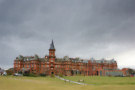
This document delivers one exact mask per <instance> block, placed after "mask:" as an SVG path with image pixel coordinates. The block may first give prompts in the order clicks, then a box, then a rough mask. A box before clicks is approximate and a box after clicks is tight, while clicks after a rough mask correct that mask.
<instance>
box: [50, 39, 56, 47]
mask: <svg viewBox="0 0 135 90" xmlns="http://www.w3.org/2000/svg"><path fill="white" fill-rule="evenodd" d="M50 49H55V47H54V44H53V40H52V43H51V44H50Z"/></svg>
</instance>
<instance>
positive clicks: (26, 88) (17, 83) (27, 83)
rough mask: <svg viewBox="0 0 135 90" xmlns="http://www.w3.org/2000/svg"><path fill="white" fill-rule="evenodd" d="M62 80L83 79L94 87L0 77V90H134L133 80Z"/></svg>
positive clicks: (43, 79)
mask: <svg viewBox="0 0 135 90" xmlns="http://www.w3.org/2000/svg"><path fill="white" fill-rule="evenodd" d="M64 78H68V79H71V80H74V81H76V80H78V79H84V80H85V83H90V84H91V83H93V84H96V85H76V84H72V83H68V82H67V83H65V82H64V81H61V80H59V79H57V78H50V77H14V76H0V90H108V89H109V90H135V78H125V77H124V78H120V77H84V76H74V77H64ZM115 80H117V81H115ZM102 82H103V84H102ZM107 82H108V83H107ZM115 83H116V84H115Z"/></svg>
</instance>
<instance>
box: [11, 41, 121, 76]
mask: <svg viewBox="0 0 135 90" xmlns="http://www.w3.org/2000/svg"><path fill="white" fill-rule="evenodd" d="M26 70H27V71H29V72H30V73H35V74H46V75H51V74H55V75H59V74H63V75H67V76H70V75H77V74H80V75H87V76H88V75H89V76H91V75H99V76H106V75H107V74H106V72H112V71H113V72H114V71H116V72H117V71H119V70H118V69H117V62H116V61H115V60H113V59H112V60H104V59H102V60H94V59H90V60H83V59H79V58H69V57H68V56H65V57H64V58H56V56H55V48H54V44H53V41H52V43H51V47H50V49H49V55H48V56H45V57H44V58H39V57H38V56H37V55H35V56H26V57H23V56H21V55H20V56H19V57H17V58H16V59H15V60H14V72H20V71H26Z"/></svg>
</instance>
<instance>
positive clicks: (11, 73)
mask: <svg viewBox="0 0 135 90" xmlns="http://www.w3.org/2000/svg"><path fill="white" fill-rule="evenodd" d="M6 73H7V75H13V73H14V69H13V68H9V69H8V70H6Z"/></svg>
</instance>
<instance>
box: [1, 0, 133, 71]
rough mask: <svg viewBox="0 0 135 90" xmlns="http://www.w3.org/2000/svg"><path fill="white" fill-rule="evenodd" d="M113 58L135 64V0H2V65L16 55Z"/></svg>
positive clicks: (122, 64) (120, 63)
mask: <svg viewBox="0 0 135 90" xmlns="http://www.w3.org/2000/svg"><path fill="white" fill-rule="evenodd" d="M52 39H53V40H54V44H55V48H56V57H63V56H66V55H68V56H70V57H80V58H82V59H90V58H91V57H93V58H95V59H102V58H105V59H108V60H109V59H112V58H114V59H115V60H116V61H117V63H118V67H119V68H123V67H130V68H135V0H0V67H2V68H5V69H7V68H9V67H13V61H14V59H15V58H16V57H17V56H18V55H23V56H32V55H35V54H38V55H39V56H40V57H44V56H45V55H46V54H48V49H49V47H50V43H51V40H52Z"/></svg>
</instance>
